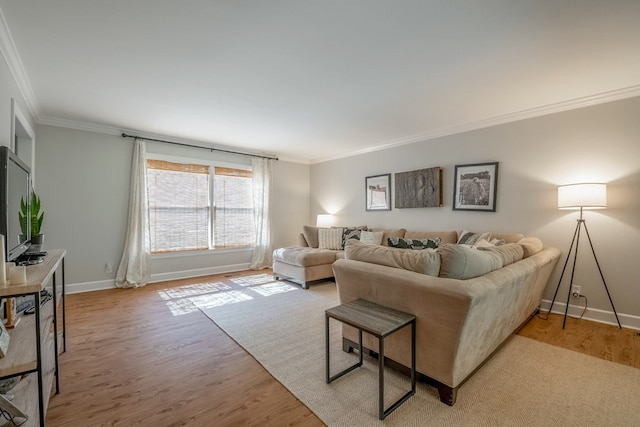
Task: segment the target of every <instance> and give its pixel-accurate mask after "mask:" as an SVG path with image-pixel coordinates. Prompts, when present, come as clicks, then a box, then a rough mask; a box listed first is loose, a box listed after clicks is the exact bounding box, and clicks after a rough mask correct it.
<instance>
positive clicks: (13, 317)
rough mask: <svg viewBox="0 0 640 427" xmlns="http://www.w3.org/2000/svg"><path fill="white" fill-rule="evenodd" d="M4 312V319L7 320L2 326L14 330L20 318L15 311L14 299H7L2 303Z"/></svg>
mask: <svg viewBox="0 0 640 427" xmlns="http://www.w3.org/2000/svg"><path fill="white" fill-rule="evenodd" d="M4 312H5V317H6V318H7V321H6V323H5V324H4V326H5V327H6V328H7V329H12V328H15V327H16V325H17V324H18V322H20V319H21V317H19V316H18V312H17V309H16V299H15V298H7V299H6V300H5V302H4Z"/></svg>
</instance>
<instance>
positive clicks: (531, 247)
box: [518, 237, 544, 258]
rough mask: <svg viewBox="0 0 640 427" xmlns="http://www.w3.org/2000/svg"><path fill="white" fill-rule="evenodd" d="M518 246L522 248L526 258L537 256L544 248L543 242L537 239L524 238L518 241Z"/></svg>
mask: <svg viewBox="0 0 640 427" xmlns="http://www.w3.org/2000/svg"><path fill="white" fill-rule="evenodd" d="M518 244H519V245H520V246H522V249H523V250H524V257H525V258H527V257H530V256H531V255H535V254H537V253H538V252H540V251H541V250H542V249H543V248H544V244H543V243H542V240H540V239H539V238H537V237H524V238H522V239H520V240H518Z"/></svg>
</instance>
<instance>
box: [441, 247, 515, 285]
mask: <svg viewBox="0 0 640 427" xmlns="http://www.w3.org/2000/svg"><path fill="white" fill-rule="evenodd" d="M437 251H438V253H439V254H440V277H446V278H448V279H471V278H474V277H478V276H482V275H483V274H487V273H489V272H491V271H493V270H497V269H499V268H502V257H501V256H500V255H498V254H497V253H494V252H489V251H481V250H478V249H476V248H474V247H473V246H468V245H457V244H453V243H447V244H445V245H442V246H440V247H439V248H438V249H437Z"/></svg>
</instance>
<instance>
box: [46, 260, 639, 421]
mask: <svg viewBox="0 0 640 427" xmlns="http://www.w3.org/2000/svg"><path fill="white" fill-rule="evenodd" d="M267 273H270V272H267ZM250 274H255V272H243V273H237V274H234V276H238V275H250ZM229 276H230V275H217V276H209V277H204V278H197V279H189V280H180V281H172V282H164V283H156V284H150V285H147V286H146V287H143V288H139V289H113V290H105V291H97V292H89V293H83V294H73V295H68V296H67V352H66V353H64V354H62V355H61V357H60V371H61V374H60V388H61V394H59V395H55V396H53V397H52V399H51V401H50V404H49V410H48V413H47V425H48V426H65V427H69V426H79V427H80V426H82V427H86V426H154V427H168V426H182V425H185V426H187V425H188V426H289V425H291V426H322V425H323V423H322V422H321V421H320V420H319V419H318V418H317V417H316V416H315V415H314V414H313V413H312V412H311V411H310V410H309V409H308V408H307V407H306V406H304V405H303V404H302V403H301V402H300V401H299V400H298V399H297V398H296V397H295V396H293V395H292V394H291V393H289V392H288V391H287V390H286V389H285V388H284V387H283V386H282V385H281V384H280V383H279V382H278V381H277V380H275V379H274V378H273V377H272V376H271V375H270V374H269V373H268V372H267V371H265V370H264V368H262V366H261V365H260V364H259V363H258V362H256V361H255V360H254V359H253V357H252V356H250V355H249V354H248V353H246V352H245V351H244V350H243V349H242V348H241V347H240V346H239V345H238V344H236V342H235V341H233V340H232V339H231V338H229V337H228V336H227V335H226V334H225V333H224V332H222V331H221V330H220V329H219V328H218V327H217V326H216V325H215V324H214V323H213V322H211V321H210V320H209V319H208V318H207V317H206V316H204V315H203V314H202V313H201V312H200V311H199V310H197V309H194V308H193V307H192V306H190V305H189V304H188V303H187V300H186V298H185V297H188V296H190V295H189V293H188V291H190V290H191V291H192V292H193V289H192V288H189V287H186V286H188V285H190V284H196V283H203V282H216V281H222V280H226V279H228V278H229ZM239 315H241V313H239ZM569 320H570V321H569V322H568V325H567V328H566V329H565V330H562V328H561V325H562V323H561V322H562V316H555V315H552V316H551V319H550V320H549V321H544V320H541V319H539V318H534V319H533V320H532V321H531V322H529V324H527V325H526V326H525V327H524V328H523V329H522V330H521V331H520V334H521V335H524V336H527V337H530V338H533V339H536V340H540V341H544V342H547V343H550V344H553V345H557V346H561V347H567V348H571V349H573V350H577V351H581V352H583V353H587V354H592V355H594V356H596V357H602V358H604V359H609V360H614V361H616V362H619V363H624V364H628V365H631V366H635V367H638V368H640V359H639V357H640V356H639V354H640V337H639V336H636V335H635V331H631V330H628V329H623V330H619V329H618V328H617V327H611V326H608V325H602V324H598V323H594V322H588V321H585V320H573V319H569Z"/></svg>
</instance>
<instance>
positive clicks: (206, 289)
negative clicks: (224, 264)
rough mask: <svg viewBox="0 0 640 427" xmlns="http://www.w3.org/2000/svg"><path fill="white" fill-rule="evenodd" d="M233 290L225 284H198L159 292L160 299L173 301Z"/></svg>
mask: <svg viewBox="0 0 640 427" xmlns="http://www.w3.org/2000/svg"><path fill="white" fill-rule="evenodd" d="M229 289H231V286H229V285H227V284H226V283H223V282H214V283H197V284H195V285H186V286H180V287H179V288H171V289H164V290H162V291H158V294H159V295H160V298H162V299H163V300H172V299H174V298H186V297H190V296H195V295H203V294H210V293H212V292H220V291H226V290H229Z"/></svg>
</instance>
